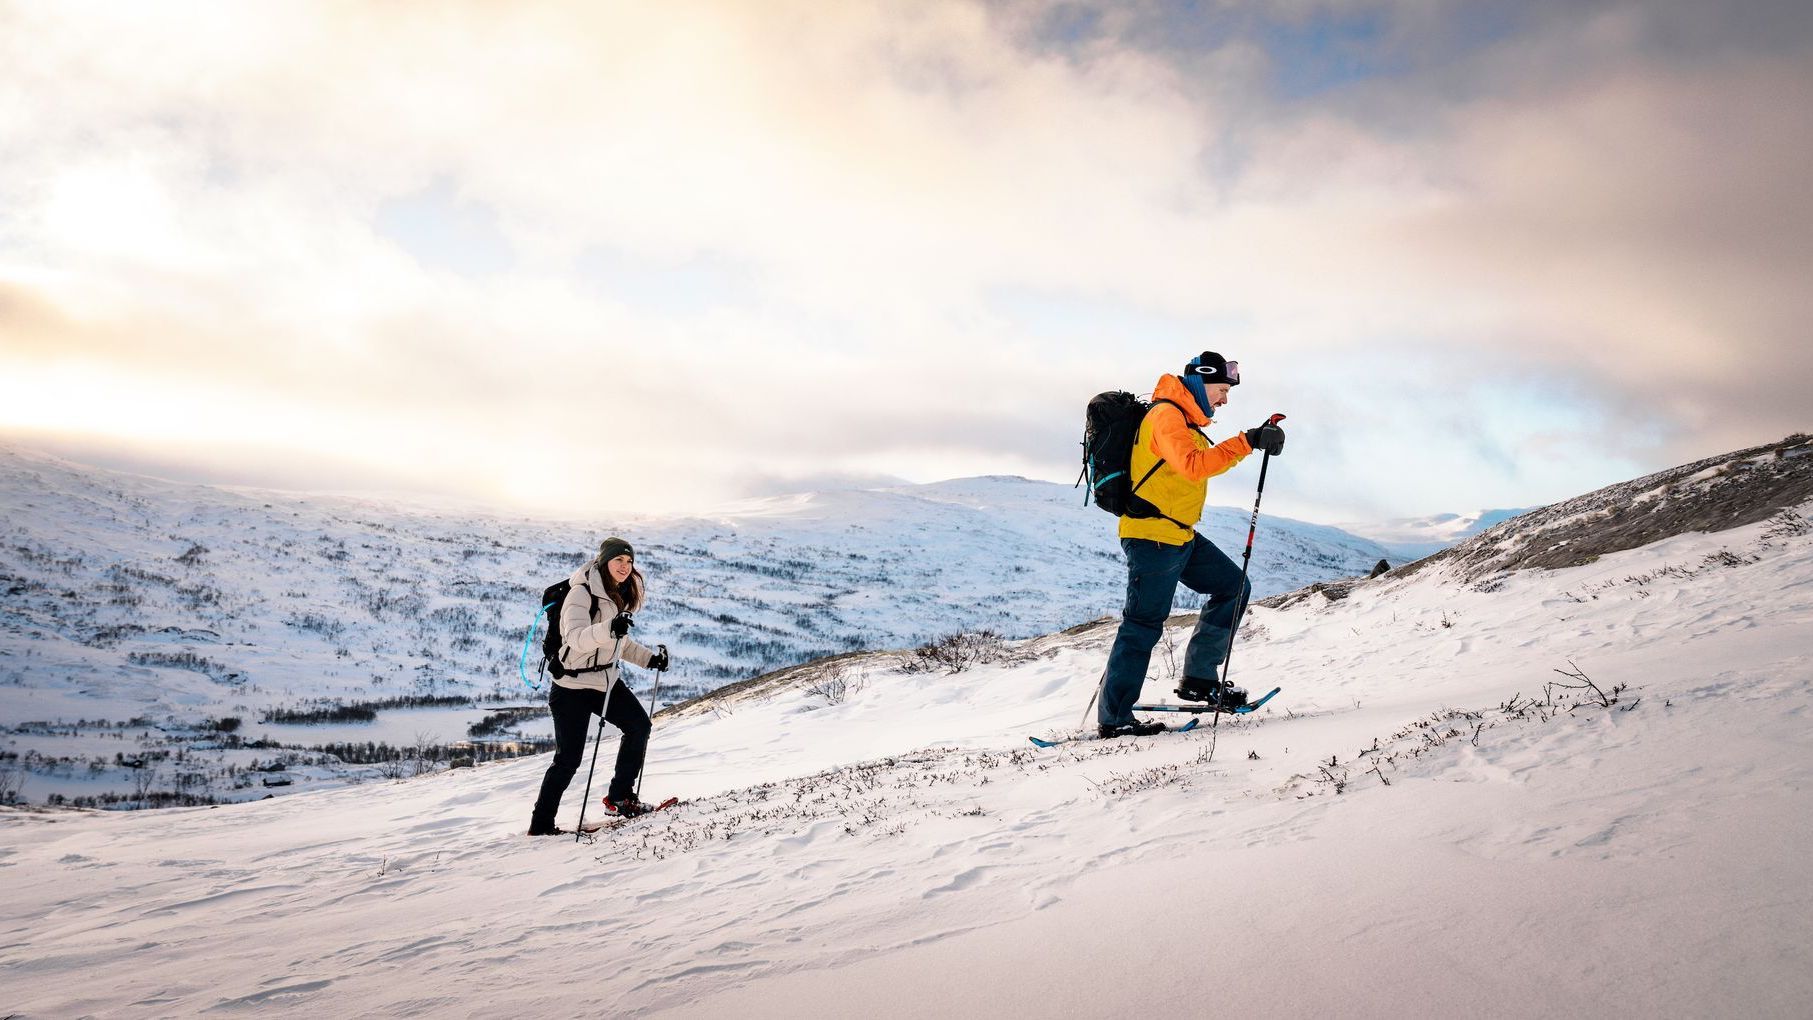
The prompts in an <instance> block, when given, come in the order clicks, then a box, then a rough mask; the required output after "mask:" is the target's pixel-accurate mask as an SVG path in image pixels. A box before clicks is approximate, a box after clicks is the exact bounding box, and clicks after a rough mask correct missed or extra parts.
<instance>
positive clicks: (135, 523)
mask: <svg viewBox="0 0 1813 1020" xmlns="http://www.w3.org/2000/svg"><path fill="white" fill-rule="evenodd" d="M1228 484H1233V481H1232V479H1231V478H1230V479H1229V480H1228ZM0 508H3V509H4V512H5V520H6V532H5V535H4V538H3V539H0V726H10V727H20V726H23V725H24V724H27V723H35V724H41V725H38V726H36V727H34V728H35V729H36V730H40V731H43V732H42V733H40V734H39V736H40V737H42V738H43V739H41V740H38V741H37V744H41V745H42V746H41V747H40V748H39V749H40V750H41V751H42V753H45V754H48V755H50V756H51V758H52V759H53V760H52V762H51V764H50V765H49V766H47V768H48V769H50V770H60V771H61V772H63V773H64V774H65V775H64V779H63V780H62V781H60V782H59V784H57V785H52V784H51V783H50V782H49V781H48V777H47V778H46V780H45V781H41V782H40V783H39V784H38V795H39V797H40V799H41V798H42V797H44V796H46V795H47V794H49V793H51V792H52V791H53V790H57V791H63V792H69V793H71V794H72V795H74V794H76V793H79V791H81V790H83V789H87V788H92V787H102V786H106V787H108V788H110V789H113V790H115V791H116V792H117V791H120V790H123V789H126V788H128V787H132V786H136V785H137V784H139V783H140V782H142V778H143V772H141V771H137V770H131V769H130V768H129V767H127V766H124V765H122V763H123V762H127V761H130V760H141V759H144V758H145V755H146V754H150V753H156V752H161V751H162V750H165V749H167V748H166V742H167V741H168V740H178V741H180V742H181V743H182V746H184V747H186V748H188V749H190V750H193V749H194V748H195V744H196V742H197V741H198V740H199V741H200V742H202V743H205V744H212V743H216V742H224V743H226V744H234V743H243V742H246V741H252V742H257V741H261V740H262V741H273V742H276V743H281V744H285V745H288V746H291V747H297V746H302V747H315V746H322V747H327V746H330V745H342V744H347V743H358V744H361V745H363V744H367V743H369V744H374V745H376V744H385V745H388V746H389V747H391V748H396V747H401V746H413V745H417V744H422V745H427V744H444V743H450V742H454V741H459V740H463V739H464V738H465V737H466V736H467V734H468V732H469V730H470V729H471V728H472V727H475V726H478V727H480V728H481V730H482V729H484V728H485V725H486V721H487V719H489V720H490V723H489V726H490V728H491V729H492V730H493V731H494V733H495V732H496V731H499V730H501V731H502V732H503V733H506V734H518V735H521V736H524V737H527V738H538V737H539V738H545V737H547V736H548V735H549V729H548V724H547V721H546V716H545V713H536V712H533V711H531V712H526V713H521V715H522V718H520V719H516V718H511V717H508V716H507V715H500V713H502V711H503V709H505V708H507V707H508V706H509V705H511V704H517V705H533V704H534V703H535V702H536V701H537V698H538V696H537V695H536V694H534V692H532V691H530V690H529V689H528V688H527V687H525V685H524V683H523V680H522V679H521V678H520V677H521V673H522V663H523V660H524V655H525V645H524V639H525V636H526V635H527V634H528V631H529V628H530V626H531V625H532V624H533V622H534V621H535V619H536V617H537V612H536V611H537V608H538V603H539V601H540V598H539V597H540V594H541V592H542V589H543V588H545V587H546V586H547V585H549V584H551V583H553V582H554V581H557V580H560V579H562V578H564V577H565V576H567V574H568V573H569V572H570V571H571V570H572V569H574V567H576V566H577V565H578V564H579V563H581V562H583V560H584V559H585V558H586V557H587V555H588V554H589V553H590V552H591V551H592V550H594V549H596V547H597V542H598V540H599V538H600V537H602V536H603V535H605V534H610V533H613V532H615V533H621V534H623V535H625V536H627V537H629V538H630V539H631V540H632V541H633V542H634V543H635V544H636V547H637V552H638V560H639V563H640V566H641V567H642V569H643V570H644V571H645V572H646V573H647V574H648V576H649V581H650V585H649V587H650V593H651V599H650V602H649V604H648V605H647V606H646V607H645V609H644V611H643V612H642V613H641V614H640V616H639V622H638V630H637V636H638V637H639V638H641V639H642V640H643V641H644V642H647V643H654V642H661V643H665V644H667V645H668V646H669V647H670V648H671V649H672V651H673V655H674V661H675V667H674V669H673V670H672V672H671V673H670V674H669V675H668V676H667V677H666V678H665V680H664V683H665V684H666V687H665V689H664V690H663V692H662V701H663V702H664V703H665V702H668V701H671V700H674V699H677V698H683V697H689V696H692V695H696V694H699V693H702V692H703V691H706V690H710V689H713V688H716V687H718V686H720V685H722V684H724V683H727V682H731V681H735V680H740V679H744V678H748V677H751V676H754V675H757V674H760V673H763V672H766V671H769V670H772V669H776V668H780V667H784V666H788V665H792V664H796V663H800V662H804V661H807V660H810V659H813V658H816V657H819V656H823V655H829V654H834V653H840V652H849V651H854V650H861V649H885V648H906V647H913V646H915V645H918V644H921V643H923V642H926V641H928V640H931V639H933V638H936V637H939V636H942V635H946V634H950V633H954V632H959V631H972V632H973V631H981V630H992V631H995V632H997V633H999V634H1002V635H1004V636H1008V637H1015V638H1020V637H1030V636H1033V635H1036V634H1041V633H1046V632H1049V631H1053V630H1057V629H1060V628H1064V627H1068V626H1072V625H1074V624H1077V623H1080V622H1083V621H1086V620H1090V619H1093V618H1095V617H1099V616H1101V615H1103V614H1105V613H1109V612H1113V611H1115V610H1116V609H1117V608H1118V606H1119V603H1120V601H1121V598H1122V591H1123V588H1124V585H1125V568H1124V566H1123V560H1122V556H1121V552H1120V549H1119V546H1118V543H1117V542H1116V540H1115V538H1114V525H1113V521H1112V519H1111V518H1109V517H1108V516H1107V515H1105V514H1102V513H1100V512H1099V511H1096V510H1094V509H1085V508H1084V507H1083V506H1082V505H1081V503H1080V501H1079V500H1078V499H1077V498H1076V494H1075V493H1074V492H1073V491H1072V490H1071V489H1069V488H1067V487H1065V486H1062V485H1053V484H1050V483H1042V482H1033V481H1028V480H1026V479H1022V478H1011V477H992V478H971V479H963V480H958V481H951V482H943V483H938V484H933V485H919V486H900V487H893V488H884V489H874V490H839V491H829V492H822V493H808V494H801V495H793V496H779V497H771V498H764V499H757V500H751V501H748V502H745V503H741V504H738V505H735V506H732V507H727V508H725V509H724V510H722V511H721V512H719V513H715V514H711V515H708V516H696V517H680V518H660V517H650V516H640V517H638V516H613V517H610V518H606V519H601V520H596V521H570V522H547V521H535V520H528V519H523V518H510V517H502V516H484V515H473V514H460V513H452V512H448V511H445V510H434V511H429V510H419V509H408V508H401V507H398V506H395V505H391V504H386V503H383V502H378V501H374V500H369V499H364V500H361V499H349V498H322V497H314V496H298V495H294V494H280V493H269V492H252V491H243V490H230V489H223V488H215V487H208V486H199V485H184V484H176V483H171V482H165V481H159V480H155V479H150V478H145V477H141V476H135V475H129V474H121V473H117V472H111V471H103V470H98V469H94V468H88V467H81V466H77V465H73V464H69V463H66V462H63V461H60V460H57V459H55V458H51V457H47V456H44V455H41V454H37V453H32V452H29V451H26V450H21V449H17V448H9V447H5V446H0ZM1246 523H1247V521H1246V516H1245V514H1244V513H1243V512H1240V511H1235V510H1227V509H1218V510H1212V511H1211V512H1210V514H1209V515H1208V517H1207V518H1206V520H1205V524H1204V530H1205V531H1206V532H1207V533H1208V534H1209V535H1210V536H1211V537H1213V538H1215V539H1216V540H1217V541H1218V542H1220V543H1222V544H1223V547H1224V548H1227V549H1230V550H1235V549H1238V548H1239V547H1240V546H1241V545H1243V544H1244V541H1245V536H1246ZM1262 529H1263V530H1262V538H1261V541H1260V543H1259V545H1258V548H1257V550H1256V552H1255V555H1254V560H1253V576H1254V581H1255V588H1256V590H1257V591H1258V592H1260V593H1261V594H1264V593H1268V592H1279V591H1285V590H1289V589H1291V588H1295V587H1298V586H1300V585H1302V584H1305V583H1307V582H1310V581H1316V580H1327V579H1332V578H1339V577H1344V576H1351V575H1354V574H1359V573H1363V572H1365V571H1366V570H1367V569H1369V568H1370V567H1371V566H1372V565H1373V563H1374V562H1375V561H1376V560H1377V559H1378V558H1379V556H1380V555H1381V551H1380V549H1379V548H1378V547H1377V546H1376V545H1374V544H1372V543H1369V542H1367V541H1365V540H1363V539H1357V538H1354V537H1353V536H1351V535H1347V534H1345V533H1343V532H1341V531H1339V530H1337V529H1334V528H1328V527H1323V526H1319V525H1312V524H1304V523H1301V522H1294V521H1289V520H1285V519H1282V518H1275V517H1267V518H1265V519H1264V521H1263V522H1262ZM1193 604H1195V596H1193V595H1190V594H1189V593H1188V592H1182V593H1180V601H1179V605H1182V606H1189V605H1193ZM529 654H530V656H531V663H530V668H529V670H528V672H529V674H530V677H531V679H536V678H535V676H534V669H533V658H532V657H533V654H534V653H533V650H530V653H529ZM639 682H641V683H645V684H646V683H647V682H648V678H647V677H644V678H642V680H640V681H639ZM647 693H650V692H648V691H647V690H646V689H645V690H644V694H647ZM450 699H451V700H450ZM349 706H351V707H349ZM405 706H413V707H405ZM359 711H364V712H374V711H375V712H376V713H377V718H376V719H375V720H374V721H361V720H359V719H357V718H355V717H354V714H355V713H356V712H359ZM272 713H288V714H287V715H283V714H279V715H273V714H272ZM284 719H291V720H315V721H318V722H319V721H323V720H325V721H326V722H329V723H334V724H335V725H298V724H294V723H290V722H284V721H282V720H284ZM97 720H105V721H106V723H107V726H105V727H97V726H93V725H90V726H88V727H87V728H86V734H87V735H86V736H85V737H83V739H81V740H80V741H76V740H74V739H73V735H72V734H69V733H68V732H66V731H68V730H70V729H72V728H80V727H78V725H77V724H79V723H81V722H82V721H88V722H89V723H91V724H92V723H93V722H95V721H97ZM221 720H226V721H227V722H226V723H225V724H224V725H227V726H228V727H230V728H229V729H226V730H224V731H223V730H221V729H220V728H219V727H221V726H222V725H223V723H222V722H220V721H221ZM267 720H269V721H267ZM135 721H136V722H135ZM234 721H236V722H234ZM128 723H133V725H126V724H128ZM235 726H236V728H231V727H235ZM126 735H131V737H132V739H131V740H130V741H129V742H128V744H129V745H130V746H121V745H120V743H119V741H120V740H122V739H124V738H125V736H126ZM53 736H54V737H56V738H57V739H55V740H52V739H51V738H52V737H53ZM215 737H218V738H219V740H218V741H216V740H215ZM147 741H148V742H150V743H151V744H153V745H156V746H155V747H146V746H140V745H143V744H145V743H146V742H147ZM34 746H36V745H34ZM229 752H230V753H229ZM261 752H263V753H261ZM171 753H174V752H171ZM335 754H336V757H340V758H346V757H348V756H349V754H348V753H347V752H346V751H345V749H344V748H341V747H337V746H336V747H335ZM135 756H136V757H135ZM350 756H351V757H353V758H355V759H357V760H360V761H368V762H372V763H373V764H377V763H378V759H380V758H382V757H383V755H382V754H380V753H379V751H378V750H377V749H376V748H374V749H373V750H371V751H370V752H366V753H359V754H352V755H350ZM271 758H272V754H270V753H269V749H256V750H244V749H238V748H233V747H226V748H222V749H220V751H219V753H218V754H216V755H215V756H214V760H213V761H212V762H211V763H207V764H206V765H205V767H204V764H203V763H201V762H199V761H197V760H191V762H190V765H189V767H188V768H187V770H186V771H183V772H180V773H179V774H182V775H189V776H192V777H195V778H193V779H191V780H190V783H189V787H188V789H190V790H191V791H192V793H193V795H194V796H197V797H200V796H218V795H223V794H224V795H228V796H248V795H251V794H252V793H254V792H260V793H261V792H262V791H263V790H264V789H265V788H266V787H265V786H264V785H263V784H264V783H265V782H267V781H271V782H275V780H273V779H271V777H268V776H266V777H255V776H254V777H248V776H247V775H246V774H245V773H244V772H243V771H240V770H243V769H246V768H252V767H254V766H255V765H256V766H257V767H268V766H269V764H270V761H271ZM322 760H325V759H322ZM97 766H100V768H99V770H98V771H95V768H96V767H97ZM337 772H338V770H337V769H334V768H331V767H328V768H326V769H325V770H324V771H323V772H322V773H321V774H320V775H319V776H316V777H314V778H317V779H321V780H325V779H326V778H328V776H329V775H330V774H337ZM91 777H92V778H93V779H94V780H95V781H94V782H89V779H90V778H91ZM169 778H170V776H169V775H168V771H167V774H166V781H167V780H168V779H169ZM290 778H292V779H293V780H294V781H295V782H294V783H292V786H294V785H297V784H301V781H302V780H303V779H305V778H308V774H307V773H306V772H305V771H300V770H292V771H291V774H290ZM103 780H105V782H103ZM254 780H255V781H254ZM301 785H306V784H301ZM223 788H224V790H223Z"/></svg>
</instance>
